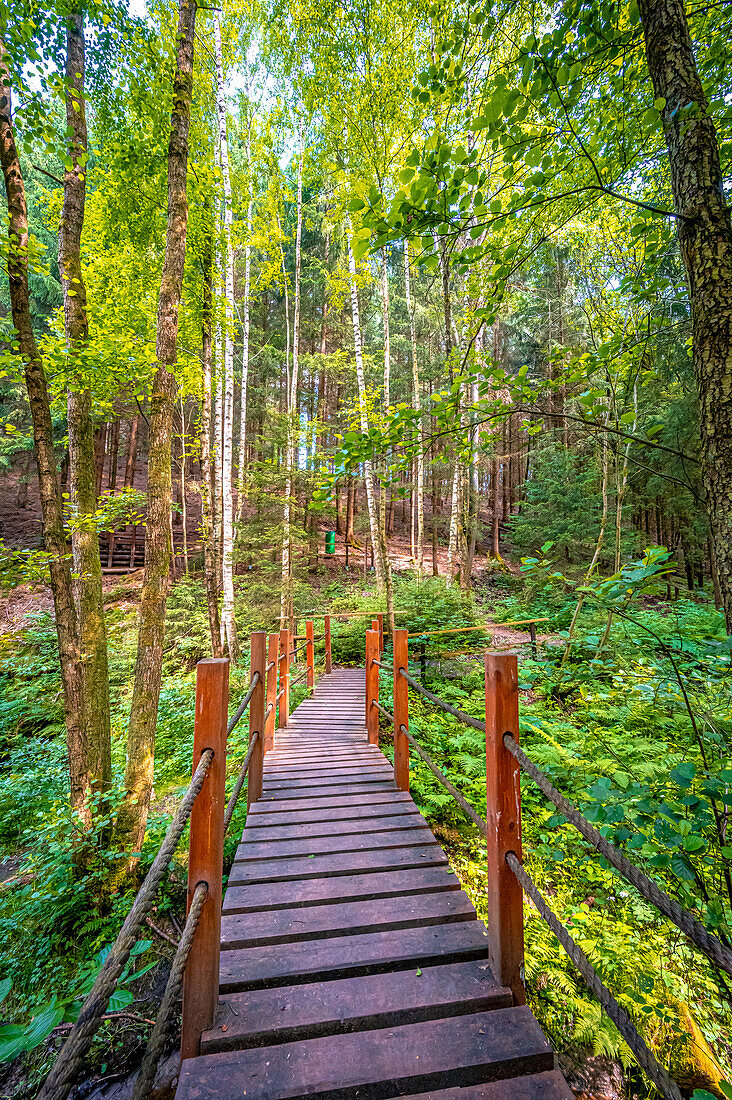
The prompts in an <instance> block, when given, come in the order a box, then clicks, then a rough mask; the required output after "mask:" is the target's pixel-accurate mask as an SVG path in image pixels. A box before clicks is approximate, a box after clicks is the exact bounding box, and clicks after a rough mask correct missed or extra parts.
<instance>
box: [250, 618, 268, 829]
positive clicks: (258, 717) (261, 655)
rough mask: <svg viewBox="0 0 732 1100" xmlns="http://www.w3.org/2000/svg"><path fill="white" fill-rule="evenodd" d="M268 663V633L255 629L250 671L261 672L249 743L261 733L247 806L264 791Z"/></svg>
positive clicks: (255, 695)
mask: <svg viewBox="0 0 732 1100" xmlns="http://www.w3.org/2000/svg"><path fill="white" fill-rule="evenodd" d="M266 665H267V634H266V632H265V631H264V630H253V631H252V640H251V660H250V662H249V671H250V672H251V674H252V676H253V675H254V673H255V672H258V673H259V680H258V681H257V686H256V687H255V689H254V694H253V695H252V698H251V701H250V703H249V744H250V745H251V743H252V741H253V740H254V736H255V734H257V733H258V734H259V737H258V738H257V743H256V745H255V746H254V750H253V751H252V758H251V760H250V761H249V772H248V774H247V808H249V806H251V804H252V802H256V801H257V799H258V798H259V796H260V795H261V793H262V767H263V763H264V743H263V742H264V699H265V694H266V692H265V672H264V670H265V668H266Z"/></svg>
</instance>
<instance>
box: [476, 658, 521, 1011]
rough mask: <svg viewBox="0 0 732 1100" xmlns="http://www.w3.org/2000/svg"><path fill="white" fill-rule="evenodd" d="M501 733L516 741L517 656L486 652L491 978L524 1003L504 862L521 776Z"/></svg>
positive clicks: (517, 923)
mask: <svg viewBox="0 0 732 1100" xmlns="http://www.w3.org/2000/svg"><path fill="white" fill-rule="evenodd" d="M505 733H510V734H512V735H513V737H514V738H515V740H516V741H518V740H519V715H518V658H517V657H516V654H515V653H486V655H485V748H486V778H487V787H486V809H487V814H486V820H487V824H488V833H487V838H486V839H487V857H488V878H487V883H486V900H487V909H488V942H489V949H490V956H491V963H492V966H493V973H494V975H495V978H496V980H497V981H498V982H499V984H500V985H505V986H508V987H509V988H510V989H511V991H512V992H513V999H514V1002H515V1003H516V1004H526V991H525V989H524V980H523V979H524V918H523V892H522V890H521V886H520V885H519V882H518V880H517V878H516V876H515V875H514V873H513V871H512V870H511V868H510V867H509V866H508V864H507V863H506V855H507V853H508V852H514V853H515V855H516V856H517V858H518V859H521V779H520V769H519V765H518V762H517V761H516V760H515V758H514V757H513V756H512V755H511V753H510V752H509V751H508V749H507V748H506V746H505V744H504V743H503V735H504V734H505Z"/></svg>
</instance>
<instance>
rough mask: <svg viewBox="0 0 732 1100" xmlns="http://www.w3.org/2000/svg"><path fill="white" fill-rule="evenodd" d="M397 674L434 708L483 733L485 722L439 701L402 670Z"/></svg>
mask: <svg viewBox="0 0 732 1100" xmlns="http://www.w3.org/2000/svg"><path fill="white" fill-rule="evenodd" d="M399 674H400V675H401V676H403V677H404V679H405V680H406V681H407V683H408V684H409V686H410V687H413V688H414V690H415V691H417V692H419V694H420V695H423V696H424V698H425V699H429V701H430V702H431V703H434V704H435V706H438V707H440V708H441V709H442V710H444V711H446V712H447V714H452V716H453V717H454V718H459V719H460V721H461V722H464V723H465V725H466V726H472V728H473V729H475V730H480V731H481V733H485V722H481V721H480V719H478V718H473V717H472V715H470V714H466V713H465V711H464V710H458V708H457V707H453V706H451V705H450V703H446V702H445V701H444V700H443V699H440V697H439V695H434V694H433V693H432V692H431V691H428V690H427V688H426V687H422V685H421V684H420V682H419V680H415V679H414V677H413V676H410V675H409V673H408V672H405V671H404V669H403V668H400V669H399Z"/></svg>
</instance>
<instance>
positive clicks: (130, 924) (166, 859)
mask: <svg viewBox="0 0 732 1100" xmlns="http://www.w3.org/2000/svg"><path fill="white" fill-rule="evenodd" d="M213 758H214V753H213V749H206V750H204V752H203V753H202V754H201V758H200V760H199V762H198V765H197V767H196V770H195V772H194V774H193V778H192V780H191V783H190V785H189V787H188V790H187V791H186V793H185V794H184V795H183V798H182V799H181V801H180V803H179V804H178V809H177V810H176V812H175V815H174V817H173V820H172V821H171V823H170V825H169V826H168V829H167V832H166V834H165V837H164V839H163V842H162V844H161V845H160V848H159V849H158V854H157V855H156V856H155V859H154V860H153V862H152V865H151V867H150V870H149V871H148V873H147V875H146V876H145V880H144V882H143V884H142V886H141V887H140V889H139V890H138V892H137V896H136V898H135V900H134V902H133V903H132V908H131V909H130V911H129V913H128V914H127V917H126V918H125V921H124V924H123V925H122V927H121V929H120V930H119V933H118V935H117V938H116V940H115V941H114V944H113V945H112V949H111V950H110V952H109V954H108V955H107V958H106V959H105V960H104V964H103V966H102V969H101V970H100V971H99V973H98V974H97V977H96V979H95V981H94V985H93V986H92V988H91V990H90V992H89V994H88V995H87V997H86V1000H85V1001H84V1004H83V1005H82V1006H81V1011H80V1013H79V1016H78V1018H77V1020H76V1022H75V1024H74V1026H73V1028H72V1029H71V1031H70V1032H69V1036H68V1038H67V1040H66V1042H65V1043H64V1045H63V1046H62V1048H61V1050H60V1052H59V1055H58V1058H57V1059H56V1061H55V1062H54V1064H53V1066H52V1068H51V1072H50V1073H49V1075H48V1077H47V1078H46V1081H45V1083H44V1085H43V1086H42V1088H41V1090H40V1092H39V1093H38V1098H37V1100H65V1097H66V1096H68V1093H69V1089H70V1087H71V1084H72V1082H73V1080H74V1077H75V1076H76V1073H77V1071H78V1069H79V1068H80V1066H81V1064H82V1062H83V1060H84V1058H85V1057H86V1055H87V1054H88V1052H89V1048H90V1047H91V1044H92V1039H93V1038H94V1035H95V1033H96V1031H97V1028H98V1027H99V1023H100V1021H101V1018H102V1016H103V1015H104V1013H105V1012H106V1011H107V1008H108V1006H109V1001H110V998H111V996H112V994H113V993H114V991H115V988H116V986H117V981H118V979H119V976H120V974H121V973H122V971H123V970H124V968H125V966H126V965H127V962H128V961H129V958H130V952H131V951H132V948H133V947H134V945H135V944H136V942H137V937H138V934H139V932H140V928H141V926H142V923H143V921H144V919H145V917H146V915H147V913H148V911H149V910H150V908H151V907H152V904H153V901H154V900H155V895H156V893H157V891H158V887H159V886H160V883H161V882H162V880H163V877H164V875H165V873H166V871H167V870H168V866H169V864H170V861H171V860H172V858H173V854H174V852H175V849H176V848H177V847H178V842H179V841H180V838H181V836H182V835H183V830H184V829H185V827H186V825H187V823H188V819H189V817H190V816H191V810H192V809H193V804H194V802H195V801H196V797H197V795H198V794H199V792H200V790H201V787H202V786H203V782H204V780H205V778H206V775H207V774H208V771H209V769H210V767H211V764H212V762H213Z"/></svg>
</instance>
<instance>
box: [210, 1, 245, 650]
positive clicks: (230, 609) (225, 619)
mask: <svg viewBox="0 0 732 1100" xmlns="http://www.w3.org/2000/svg"><path fill="white" fill-rule="evenodd" d="M214 43H215V48H216V113H217V118H218V127H219V161H220V164H221V175H222V178H223V184H224V233H223V248H224V272H225V276H224V318H225V320H224V325H225V328H224V378H225V385H224V431H223V439H222V466H221V490H222V527H223V547H222V556H221V566H222V578H223V592H224V606H223V613H222V625H223V628H224V634H225V640H226V645H227V648H228V651H229V657H230V658H231V660H232V661H238V659H239V642H238V639H237V636H236V619H235V616H234V498H233V486H232V481H233V478H234V469H233V461H234V249H233V244H232V237H231V229H232V223H233V218H234V212H233V206H232V197H231V175H230V172H229V142H228V137H227V133H226V102H225V100H224V69H223V60H222V47H221V15H220V13H219V12H214Z"/></svg>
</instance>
